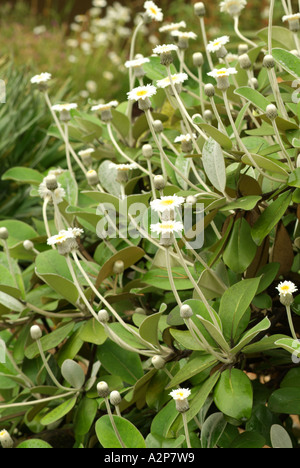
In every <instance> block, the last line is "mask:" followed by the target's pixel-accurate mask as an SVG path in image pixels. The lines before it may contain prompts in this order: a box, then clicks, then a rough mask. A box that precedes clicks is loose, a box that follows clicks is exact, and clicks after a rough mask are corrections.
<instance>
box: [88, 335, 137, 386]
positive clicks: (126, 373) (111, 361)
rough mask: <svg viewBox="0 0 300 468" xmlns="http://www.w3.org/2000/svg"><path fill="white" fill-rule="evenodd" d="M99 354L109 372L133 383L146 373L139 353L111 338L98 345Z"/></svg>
mask: <svg viewBox="0 0 300 468" xmlns="http://www.w3.org/2000/svg"><path fill="white" fill-rule="evenodd" d="M97 356H98V358H99V361H100V362H101V364H102V365H103V367H104V368H105V369H106V370H107V371H108V372H110V373H111V374H116V375H119V376H120V377H121V378H122V380H124V381H125V382H127V383H129V384H131V385H134V384H135V382H136V381H137V380H139V379H140V378H141V377H142V376H143V375H144V372H143V368H142V364H141V360H140V357H139V356H138V354H136V353H134V352H131V351H127V350H125V349H123V348H121V347H120V346H118V345H117V344H116V343H114V342H112V341H110V340H107V341H106V342H105V343H104V344H103V345H101V346H98V349H97Z"/></svg>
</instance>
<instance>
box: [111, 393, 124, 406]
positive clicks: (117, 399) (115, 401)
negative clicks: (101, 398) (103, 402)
mask: <svg viewBox="0 0 300 468" xmlns="http://www.w3.org/2000/svg"><path fill="white" fill-rule="evenodd" d="M109 400H110V402H111V404H112V405H113V406H118V405H119V404H120V403H121V401H122V397H121V395H120V393H119V392H118V391H117V390H113V391H112V392H111V394H110V395H109Z"/></svg>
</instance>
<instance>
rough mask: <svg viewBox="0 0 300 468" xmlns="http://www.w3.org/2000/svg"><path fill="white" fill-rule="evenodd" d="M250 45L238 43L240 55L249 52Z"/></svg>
mask: <svg viewBox="0 0 300 468" xmlns="http://www.w3.org/2000/svg"><path fill="white" fill-rule="evenodd" d="M248 49H249V47H248V46H247V44H239V45H238V55H243V54H246V53H247V52H248Z"/></svg>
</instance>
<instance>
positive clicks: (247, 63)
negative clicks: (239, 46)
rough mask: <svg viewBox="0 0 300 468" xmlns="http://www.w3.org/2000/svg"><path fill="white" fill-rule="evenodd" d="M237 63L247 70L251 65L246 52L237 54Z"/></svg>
mask: <svg viewBox="0 0 300 468" xmlns="http://www.w3.org/2000/svg"><path fill="white" fill-rule="evenodd" d="M239 64H240V67H241V68H242V69H243V70H249V68H251V67H252V62H251V60H250V58H249V55H248V54H242V55H240V56H239Z"/></svg>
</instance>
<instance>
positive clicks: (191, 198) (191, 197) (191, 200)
mask: <svg viewBox="0 0 300 468" xmlns="http://www.w3.org/2000/svg"><path fill="white" fill-rule="evenodd" d="M185 202H186V203H187V204H188V205H195V204H196V203H197V198H196V197H194V195H189V196H188V197H186V200H185Z"/></svg>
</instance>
